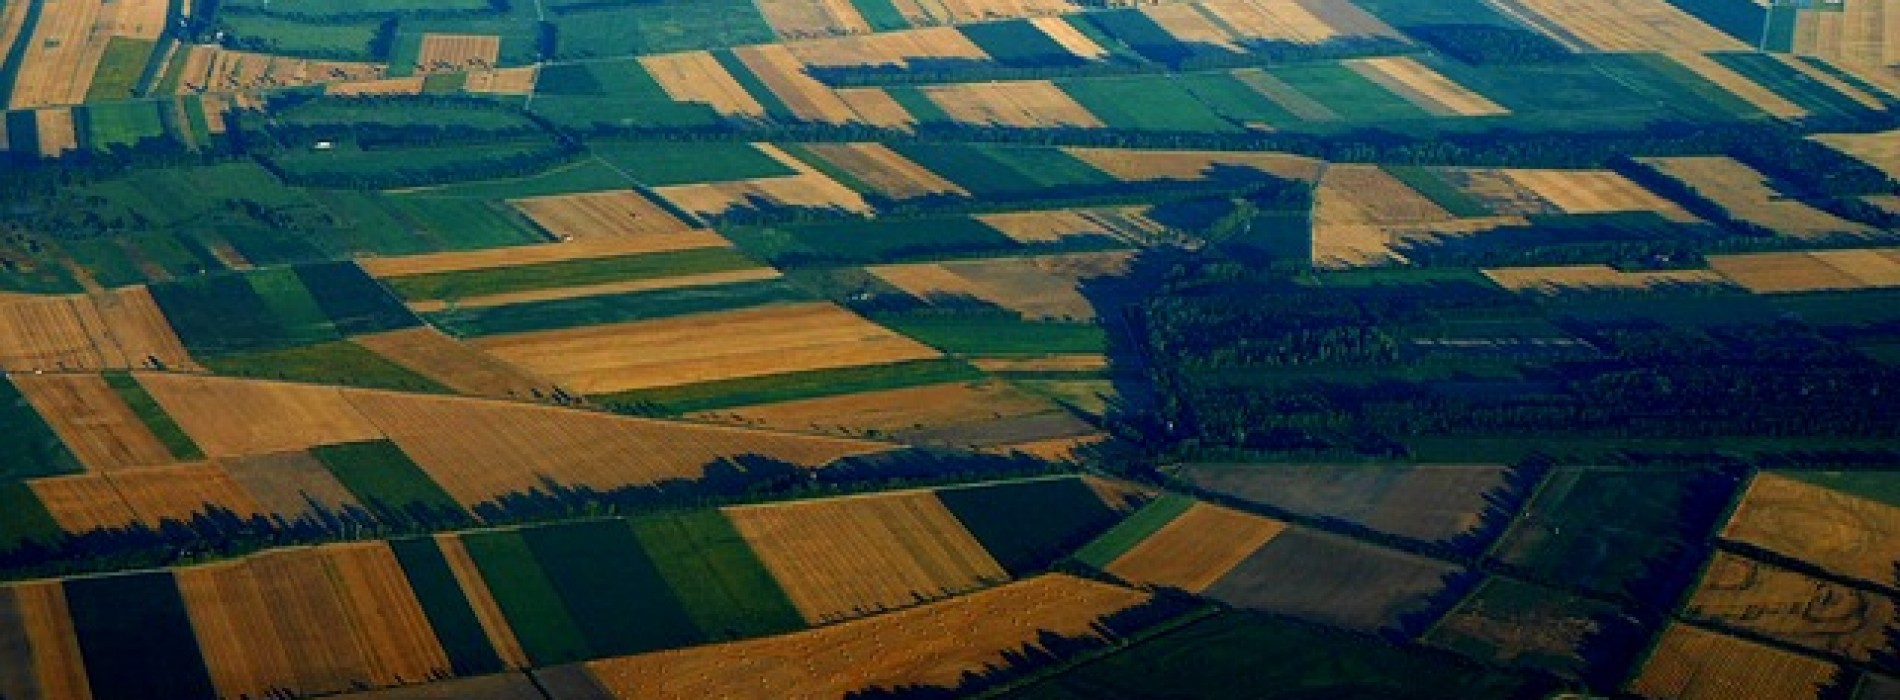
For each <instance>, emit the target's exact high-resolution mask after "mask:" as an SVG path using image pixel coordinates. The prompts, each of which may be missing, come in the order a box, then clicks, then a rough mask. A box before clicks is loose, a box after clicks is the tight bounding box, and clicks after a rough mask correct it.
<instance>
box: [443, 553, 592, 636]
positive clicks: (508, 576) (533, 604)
mask: <svg viewBox="0 0 1900 700" xmlns="http://www.w3.org/2000/svg"><path fill="white" fill-rule="evenodd" d="M462 544H463V545H464V546H466V547H467V548H468V553H469V556H470V557H471V558H473V559H474V560H475V566H476V568H477V569H480V570H481V572H482V580H483V581H484V582H486V583H487V584H488V590H489V592H491V593H493V594H494V596H495V603H496V604H497V605H499V606H500V607H501V612H502V615H503V616H504V617H507V618H508V626H509V627H511V628H513V630H514V633H515V638H516V639H518V640H520V642H521V648H522V650H523V651H525V652H527V654H528V659H529V661H532V662H533V663H534V665H536V666H553V665H556V664H564V663H572V662H575V661H585V660H588V659H592V658H594V657H595V656H596V654H595V653H594V651H593V650H592V649H589V648H588V646H587V638H586V637H584V636H582V635H581V630H580V628H579V627H578V626H576V625H575V623H574V617H573V615H571V614H570V613H569V612H568V609H567V604H566V603H564V602H562V601H561V595H560V593H558V592H557V591H556V590H555V588H554V584H553V583H550V582H549V581H548V576H547V574H546V573H544V572H542V571H541V565H540V564H539V563H537V562H536V560H535V555H534V552H533V551H532V550H530V549H529V548H528V543H527V541H526V540H524V539H522V536H521V533H520V532H518V531H513V530H509V531H493V532H471V533H468V534H465V535H462Z"/></svg>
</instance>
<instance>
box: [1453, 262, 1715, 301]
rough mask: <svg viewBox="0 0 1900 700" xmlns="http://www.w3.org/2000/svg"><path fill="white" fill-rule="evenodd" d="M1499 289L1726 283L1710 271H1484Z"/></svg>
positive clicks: (1558, 268) (1565, 268)
mask: <svg viewBox="0 0 1900 700" xmlns="http://www.w3.org/2000/svg"><path fill="white" fill-rule="evenodd" d="M1483 272H1484V276H1486V277H1489V278H1491V281H1493V282H1496V283H1498V286H1500V287H1503V288H1505V289H1509V290H1511V291H1513V292H1528V293H1534V294H1551V293H1556V292H1562V291H1565V290H1592V289H1655V288H1667V287H1679V286H1702V285H1724V284H1728V282H1729V280H1728V278H1726V277H1723V276H1722V275H1721V274H1719V273H1716V272H1714V271H1711V270H1652V271H1641V272H1625V271H1623V270H1618V269H1615V268H1613V267H1610V266H1608V265H1558V266H1553V267H1499V268H1489V269H1486V270H1484V271H1483Z"/></svg>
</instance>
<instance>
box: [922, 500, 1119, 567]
mask: <svg viewBox="0 0 1900 700" xmlns="http://www.w3.org/2000/svg"><path fill="white" fill-rule="evenodd" d="M937 499H938V500H941V501H943V505H944V507H946V508H949V509H950V512H951V513H952V514H954V515H956V516H957V520H958V521H960V522H962V523H963V526H964V528H966V529H968V530H969V531H970V534H971V535H974V536H975V537H976V540H977V541H978V542H981V543H982V544H983V548H984V549H986V550H989V553H990V556H992V557H995V558H996V562H997V563H998V564H1002V565H1003V568H1004V569H1005V570H1007V571H1009V573H1010V574H1011V575H1013V576H1022V575H1024V574H1027V573H1030V572H1032V571H1036V570H1038V569H1041V568H1042V567H1045V566H1048V565H1049V564H1050V563H1052V562H1055V561H1056V560H1058V559H1061V558H1063V557H1064V556H1066V555H1068V554H1069V553H1070V552H1072V551H1074V549H1075V548H1077V547H1080V546H1082V545H1083V544H1084V543H1086V542H1088V541H1089V540H1090V539H1091V538H1094V537H1095V536H1097V535H1100V534H1102V532H1103V531H1104V530H1107V529H1108V528H1109V527H1110V526H1111V525H1113V524H1114V523H1115V521H1116V520H1117V519H1118V518H1119V515H1118V514H1117V513H1116V512H1115V511H1113V510H1110V509H1109V507H1108V506H1107V504H1104V503H1102V498H1101V496H1099V495H1097V494H1096V493H1095V490H1094V489H1092V488H1089V486H1088V484H1085V483H1082V480H1081V479H1073V478H1063V479H1041V480H1034V481H1017V482H1008V483H1002V484H991V485H985V486H970V487H961V488H946V489H938V490H937Z"/></svg>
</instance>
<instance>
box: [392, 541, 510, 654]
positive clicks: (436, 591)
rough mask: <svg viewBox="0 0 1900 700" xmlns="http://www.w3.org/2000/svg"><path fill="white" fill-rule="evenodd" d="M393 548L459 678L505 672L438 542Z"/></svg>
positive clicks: (400, 544)
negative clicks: (437, 544)
mask: <svg viewBox="0 0 1900 700" xmlns="http://www.w3.org/2000/svg"><path fill="white" fill-rule="evenodd" d="M389 549H390V550H391V551H393V552H395V554H396V560H397V561H399V562H401V563H402V572H403V575H404V576H406V577H408V579H409V587H410V588H411V589H412V590H414V591H415V593H416V600H417V601H418V602H420V603H422V612H423V614H425V615H427V616H428V618H429V627H430V628H432V629H433V630H435V638H436V639H437V640H438V641H440V642H441V643H442V650H443V651H445V652H447V653H448V656H449V663H450V664H451V665H453V667H454V671H455V675H458V676H468V675H474V674H479V673H499V672H501V671H502V670H504V669H503V665H502V661H501V657H500V656H499V655H497V654H496V653H495V648H494V647H493V646H491V645H490V644H489V642H488V633H487V632H485V631H483V630H482V623H481V620H479V619H477V618H476V617H475V608H474V607H472V606H470V605H469V602H468V598H467V597H466V595H465V594H464V593H463V592H462V586H461V583H459V582H458V581H456V579H455V572H454V571H453V570H451V569H450V568H449V561H448V559H446V558H444V557H443V556H442V550H441V549H440V548H438V547H437V546H436V543H435V540H434V539H431V538H427V537H422V538H413V539H399V540H390V541H389Z"/></svg>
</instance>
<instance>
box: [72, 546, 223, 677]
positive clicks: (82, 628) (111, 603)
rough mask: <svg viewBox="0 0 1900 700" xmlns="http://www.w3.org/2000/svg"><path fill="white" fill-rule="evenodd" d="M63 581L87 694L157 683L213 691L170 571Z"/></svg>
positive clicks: (189, 619)
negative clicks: (83, 661)
mask: <svg viewBox="0 0 1900 700" xmlns="http://www.w3.org/2000/svg"><path fill="white" fill-rule="evenodd" d="M64 588H65V593H66V604H67V607H68V608H69V609H70V611H71V615H72V623H73V632H74V633H76V635H75V636H77V637H78V638H79V652H80V656H81V657H83V658H84V659H85V669H86V680H87V681H88V683H89V684H90V685H91V686H92V688H91V689H92V697H94V698H98V699H99V700H139V699H141V698H150V697H151V691H152V690H153V689H157V688H163V689H164V692H165V693H166V694H167V695H173V696H175V697H194V698H207V697H215V696H216V695H217V692H216V690H214V689H213V688H212V685H211V675H210V673H209V672H208V671H207V670H206V669H205V660H204V658H203V657H202V656H200V655H199V652H198V639H197V637H196V636H195V635H194V634H193V633H192V630H191V618H190V617H188V616H187V615H186V613H185V601H184V598H183V596H181V595H180V594H179V592H178V584H177V583H176V582H175V581H173V580H172V575H171V573H169V572H165V571H152V572H145V573H136V574H120V575H116V576H102V577H94V578H77V579H69V580H67V581H66V582H65V586H64Z"/></svg>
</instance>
